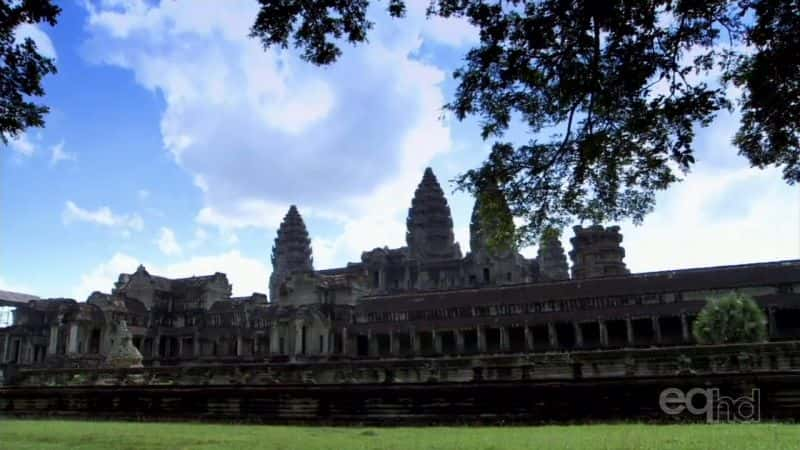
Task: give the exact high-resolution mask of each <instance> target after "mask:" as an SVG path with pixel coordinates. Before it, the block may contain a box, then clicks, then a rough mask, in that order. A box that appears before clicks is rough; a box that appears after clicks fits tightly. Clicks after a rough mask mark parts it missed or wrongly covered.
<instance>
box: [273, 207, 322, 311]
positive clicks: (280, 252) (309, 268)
mask: <svg viewBox="0 0 800 450" xmlns="http://www.w3.org/2000/svg"><path fill="white" fill-rule="evenodd" d="M313 271H314V261H313V258H312V256H311V239H309V237H308V230H306V224H305V222H303V218H302V217H301V216H300V213H299V212H298V211H297V207H296V206H294V205H292V206H291V207H289V212H287V213H286V216H285V217H284V218H283V222H281V226H280V228H278V236H277V237H276V238H275V245H274V246H273V247H272V275H270V277H269V298H270V301H275V300H276V299H277V298H278V289H279V287H280V285H281V283H282V282H283V281H284V280H285V279H286V277H287V276H289V275H291V274H293V273H298V272H304V273H308V272H313Z"/></svg>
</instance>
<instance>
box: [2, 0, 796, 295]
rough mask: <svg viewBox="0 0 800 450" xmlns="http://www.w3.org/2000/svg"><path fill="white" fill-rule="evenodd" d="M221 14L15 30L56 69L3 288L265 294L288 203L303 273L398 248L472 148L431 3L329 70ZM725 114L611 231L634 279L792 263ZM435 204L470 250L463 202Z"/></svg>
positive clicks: (475, 135)
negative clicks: (213, 278)
mask: <svg viewBox="0 0 800 450" xmlns="http://www.w3.org/2000/svg"><path fill="white" fill-rule="evenodd" d="M220 4H221V3H220V2H216V1H200V0H192V1H180V0H178V1H176V0H164V1H163V2H162V3H148V2H140V1H136V0H126V1H121V0H120V1H101V2H76V1H66V2H61V6H62V8H63V10H64V11H63V13H62V15H61V17H60V20H59V23H58V25H57V26H56V27H55V28H50V27H47V26H42V27H39V28H27V29H25V30H21V31H20V34H21V35H29V36H32V37H34V38H35V39H36V40H37V42H38V43H39V44H40V47H41V48H43V49H44V51H46V52H50V53H52V54H53V55H54V56H55V57H56V59H57V65H58V68H59V73H58V74H57V75H54V76H50V77H48V78H47V79H46V82H45V88H46V90H47V96H46V97H45V98H44V102H45V103H46V104H47V105H49V106H50V107H51V113H50V114H49V115H48V117H47V126H46V128H44V129H34V130H29V131H28V132H27V133H26V134H25V135H24V136H23V137H21V138H20V139H19V140H17V141H15V142H12V143H11V144H10V145H9V146H8V148H4V149H3V150H2V151H0V289H9V290H17V291H22V292H28V293H32V294H36V295H41V296H63V297H72V298H76V299H78V300H84V299H85V297H86V295H87V294H88V293H90V292H91V291H93V290H101V291H109V290H110V289H111V287H112V283H113V281H114V280H115V279H116V277H117V275H118V274H119V273H120V272H130V271H133V270H135V268H136V266H137V265H138V264H139V263H143V264H145V265H146V266H147V267H148V268H149V269H150V270H151V272H153V273H158V274H163V275H166V276H188V275H193V274H195V275H199V274H205V273H212V272H214V271H221V272H226V273H227V274H228V276H229V278H230V280H231V282H232V283H233V285H234V293H235V294H237V295H246V294H249V293H251V292H253V291H258V292H265V291H266V286H267V279H268V277H269V272H270V270H271V267H270V265H269V253H270V249H271V246H272V240H273V239H274V235H275V229H276V227H277V225H278V224H279V222H280V219H281V218H282V216H283V215H284V214H285V212H286V210H287V209H288V206H289V205H290V204H297V205H298V207H299V208H300V212H301V213H302V214H303V216H304V218H305V219H306V223H307V225H308V227H309V231H310V233H311V235H312V245H313V250H314V257H315V265H316V267H317V268H327V267H334V266H340V265H343V264H345V263H346V262H347V261H357V260H359V258H360V254H361V251H363V250H368V249H371V248H374V247H377V246H384V245H389V246H400V245H403V241H404V231H405V225H404V223H405V214H406V212H407V208H408V206H409V204H410V200H411V196H412V195H413V191H414V188H415V186H416V184H417V183H418V182H419V179H420V178H421V176H422V171H423V169H424V168H425V167H426V166H429V165H430V166H432V167H433V168H434V171H435V172H436V174H437V176H438V177H439V180H440V181H441V182H442V183H443V184H445V186H444V187H445V190H446V191H447V192H448V193H449V192H451V191H452V185H449V184H447V181H448V180H450V179H452V178H453V177H454V176H455V175H457V174H458V173H459V172H461V171H463V170H466V169H468V168H471V167H474V166H476V165H477V164H478V163H479V162H480V161H481V159H482V158H483V157H484V156H485V155H486V153H487V151H488V147H489V144H488V143H485V142H482V141H481V140H480V137H479V130H478V127H477V125H476V121H474V120H468V121H465V122H457V121H455V120H452V119H451V118H448V117H446V116H445V117H444V119H442V118H441V116H442V111H441V105H442V104H444V103H445V102H446V101H447V100H448V99H449V98H450V95H451V94H452V92H453V88H454V83H453V81H452V79H451V76H450V74H451V72H452V70H453V69H455V68H456V67H457V66H458V65H459V61H460V58H461V56H462V55H463V54H464V52H465V51H466V50H467V49H468V48H469V46H470V45H471V44H472V43H473V42H474V41H475V39H476V34H475V32H474V30H473V29H471V28H470V27H469V26H468V25H467V24H465V23H463V22H458V21H444V20H441V19H437V20H425V18H424V9H425V7H426V5H427V1H420V2H410V4H409V14H408V17H407V18H406V19H404V20H402V21H396V20H389V19H388V18H386V17H385V16H386V14H385V13H384V12H383V11H375V13H376V14H374V19H375V22H376V26H375V29H374V30H373V33H372V35H371V36H370V44H369V45H366V46H362V47H358V48H349V47H348V48H347V49H346V50H345V53H344V55H343V57H342V58H341V60H340V61H339V63H337V64H336V65H334V66H331V67H325V68H318V67H314V66H311V65H309V64H307V63H304V62H303V61H301V60H299V59H298V58H297V56H296V53H295V52H294V51H291V50H290V51H277V50H271V51H268V52H264V51H263V50H262V48H261V47H260V45H259V43H258V42H256V41H254V40H251V39H248V38H247V32H248V28H249V26H250V22H251V21H252V19H253V17H254V16H255V12H256V2H255V1H243V2H239V1H230V2H225V5H226V6H225V8H221V7H220V6H219V5H220ZM737 123H738V118H737V115H736V114H733V115H731V114H727V113H726V114H721V115H720V116H719V118H718V119H717V120H716V121H715V122H714V123H713V125H712V126H711V127H710V128H708V129H703V130H700V132H699V134H698V141H697V149H698V153H697V160H698V163H697V165H696V167H695V168H694V169H693V171H692V173H691V174H689V175H688V176H687V180H686V181H685V182H684V183H682V184H680V185H676V186H675V187H674V188H673V189H671V190H670V191H668V192H665V193H663V194H661V195H660V196H659V201H658V205H657V207H656V212H655V213H654V214H651V215H650V216H648V217H647V219H646V220H645V222H644V224H643V225H641V226H638V227H635V226H633V225H631V224H629V223H622V224H621V225H622V228H623V233H624V235H625V240H624V242H623V245H624V246H625V247H626V250H627V259H626V261H627V263H628V266H629V267H630V268H631V269H632V270H633V271H636V272H639V271H648V270H660V269H669V268H682V267H693V266H705V265H714V264H735V263H744V262H755V261H770V260H777V259H788V258H797V257H798V254H800V242H799V239H800V217H798V214H799V212H800V193H799V192H798V190H797V188H796V187H790V186H787V185H785V184H784V183H783V182H782V181H781V179H780V172H779V170H775V169H770V170H764V171H762V170H757V169H751V168H748V167H747V164H746V162H745V161H744V160H743V159H742V158H741V157H739V156H738V155H737V154H736V151H735V149H734V148H733V147H732V146H731V144H730V138H731V136H732V134H733V132H734V131H735V129H736V126H737ZM512 135H513V136H515V137H517V138H524V137H525V131H524V130H512ZM448 199H449V201H450V204H451V207H452V209H453V215H454V222H455V231H456V238H457V240H458V241H459V242H460V243H461V246H462V249H464V250H467V248H468V245H469V239H468V231H467V230H468V224H469V214H470V211H471V208H472V200H471V199H470V198H469V197H468V196H466V195H464V194H460V193H458V194H448ZM571 234H572V233H571V230H568V231H566V232H565V233H564V237H563V239H564V241H565V242H564V244H565V248H567V249H569V248H570V247H569V244H568V239H569V237H571ZM523 253H525V254H527V255H533V254H535V248H529V249H525V250H524V252H523Z"/></svg>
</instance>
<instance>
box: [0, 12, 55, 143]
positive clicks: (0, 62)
mask: <svg viewBox="0 0 800 450" xmlns="http://www.w3.org/2000/svg"><path fill="white" fill-rule="evenodd" d="M60 12H61V8H59V7H58V6H56V5H54V4H53V3H52V2H51V1H50V0H19V1H7V0H0V141H2V142H3V143H7V142H8V139H9V138H10V137H14V136H17V135H19V134H20V133H22V132H23V131H25V129H26V128H28V127H41V126H44V115H45V114H47V112H48V111H49V109H48V108H47V106H44V105H40V104H36V103H34V102H33V101H32V98H31V97H41V96H43V95H44V89H43V88H42V78H43V77H44V76H45V75H47V74H49V73H55V72H56V66H55V64H54V61H53V59H52V58H47V57H45V56H43V55H41V54H40V53H39V49H38V48H36V43H35V42H33V39H31V38H26V39H24V40H23V41H22V42H19V41H18V40H17V39H16V37H15V30H16V29H17V27H19V26H20V25H22V24H37V23H40V22H46V23H48V24H50V25H51V26H53V25H55V24H56V18H57V17H58V14H59V13H60Z"/></svg>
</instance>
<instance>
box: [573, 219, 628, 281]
mask: <svg viewBox="0 0 800 450" xmlns="http://www.w3.org/2000/svg"><path fill="white" fill-rule="evenodd" d="M573 230H574V231H575V237H573V238H572V239H570V242H571V243H572V248H573V250H572V251H571V252H569V257H570V259H572V278H574V279H583V278H597V277H607V276H614V275H626V274H628V273H630V272H629V271H628V269H627V268H626V267H625V262H623V259H624V258H625V249H624V248H622V247H621V246H620V243H621V242H622V234H620V232H619V227H618V226H613V227H608V228H603V227H602V226H600V225H593V226H591V227H588V228H584V227H582V226H575V227H573Z"/></svg>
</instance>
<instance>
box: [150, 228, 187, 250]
mask: <svg viewBox="0 0 800 450" xmlns="http://www.w3.org/2000/svg"><path fill="white" fill-rule="evenodd" d="M156 243H157V244H158V248H159V250H161V253H163V254H165V255H167V256H175V255H179V254H181V252H182V249H181V246H180V245H179V244H178V240H177V239H175V232H174V231H172V230H171V229H169V228H167V227H161V230H160V231H159V236H158V240H157V241H156Z"/></svg>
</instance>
